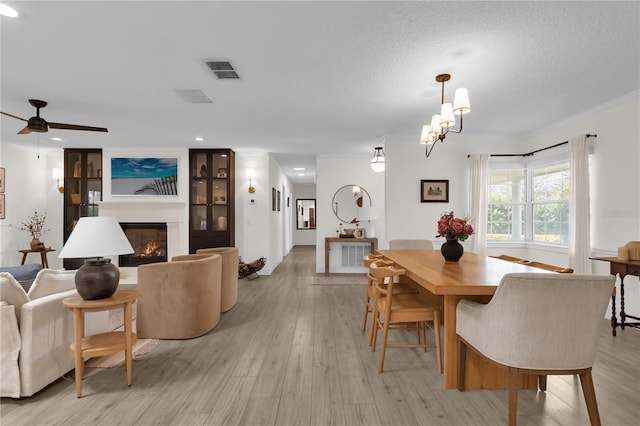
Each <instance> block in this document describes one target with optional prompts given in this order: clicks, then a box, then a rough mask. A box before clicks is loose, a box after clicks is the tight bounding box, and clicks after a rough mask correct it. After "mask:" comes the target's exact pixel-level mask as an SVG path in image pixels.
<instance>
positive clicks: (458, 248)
mask: <svg viewBox="0 0 640 426" xmlns="http://www.w3.org/2000/svg"><path fill="white" fill-rule="evenodd" d="M440 252H441V253H442V256H443V257H444V260H446V261H447V262H457V261H458V260H460V258H461V257H462V254H463V253H464V247H462V244H460V243H459V242H458V239H457V238H451V239H450V238H447V241H445V242H444V244H442V246H441V247H440Z"/></svg>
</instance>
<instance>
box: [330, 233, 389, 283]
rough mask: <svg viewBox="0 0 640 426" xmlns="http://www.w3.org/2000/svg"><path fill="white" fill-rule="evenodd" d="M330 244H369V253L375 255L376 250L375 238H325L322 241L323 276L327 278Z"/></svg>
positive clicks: (376, 242) (376, 241) (376, 240)
mask: <svg viewBox="0 0 640 426" xmlns="http://www.w3.org/2000/svg"><path fill="white" fill-rule="evenodd" d="M331 243H341V244H362V243H369V244H370V245H371V253H375V251H376V250H378V239H377V238H338V237H326V238H325V239H324V275H325V276H326V277H328V276H329V251H330V250H331Z"/></svg>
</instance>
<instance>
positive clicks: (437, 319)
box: [433, 311, 442, 374]
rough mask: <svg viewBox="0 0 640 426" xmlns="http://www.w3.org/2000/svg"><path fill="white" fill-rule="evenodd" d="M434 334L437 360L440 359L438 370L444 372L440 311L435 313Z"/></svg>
mask: <svg viewBox="0 0 640 426" xmlns="http://www.w3.org/2000/svg"><path fill="white" fill-rule="evenodd" d="M433 335H434V337H435V339H436V360H437V361H438V371H440V373H441V374H442V348H441V347H440V312H439V311H435V312H434V313H433Z"/></svg>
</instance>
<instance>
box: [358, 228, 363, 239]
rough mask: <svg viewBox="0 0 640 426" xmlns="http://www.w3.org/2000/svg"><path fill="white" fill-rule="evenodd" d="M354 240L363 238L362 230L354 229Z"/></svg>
mask: <svg viewBox="0 0 640 426" xmlns="http://www.w3.org/2000/svg"><path fill="white" fill-rule="evenodd" d="M356 238H364V228H358V229H356Z"/></svg>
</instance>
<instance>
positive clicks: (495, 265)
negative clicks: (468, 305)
mask: <svg viewBox="0 0 640 426" xmlns="http://www.w3.org/2000/svg"><path fill="white" fill-rule="evenodd" d="M378 253H380V254H382V255H383V256H384V257H386V258H387V259H389V260H391V261H393V262H394V263H395V264H396V265H398V266H399V267H401V268H403V269H405V270H406V271H407V272H406V275H407V277H409V278H411V279H412V280H413V281H415V282H417V283H418V284H420V285H421V286H422V287H424V288H426V289H427V290H428V291H429V292H431V293H432V294H438V295H464V296H482V295H492V294H494V293H495V291H496V288H497V287H498V284H500V281H501V280H502V277H503V276H504V275H505V274H509V273H515V272H535V273H545V272H546V273H549V271H545V270H543V269H540V268H533V267H531V266H527V265H522V264H519V263H514V262H507V261H505V260H501V259H495V258H493V257H489V256H479V255H477V254H475V253H468V252H465V253H464V255H463V256H462V257H461V258H460V260H459V261H458V262H445V260H444V258H443V257H442V253H440V250H378Z"/></svg>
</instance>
